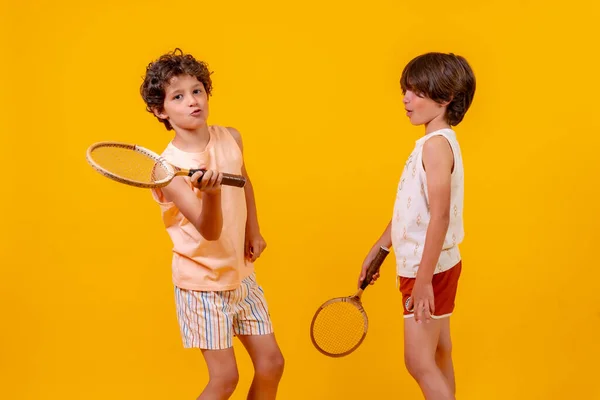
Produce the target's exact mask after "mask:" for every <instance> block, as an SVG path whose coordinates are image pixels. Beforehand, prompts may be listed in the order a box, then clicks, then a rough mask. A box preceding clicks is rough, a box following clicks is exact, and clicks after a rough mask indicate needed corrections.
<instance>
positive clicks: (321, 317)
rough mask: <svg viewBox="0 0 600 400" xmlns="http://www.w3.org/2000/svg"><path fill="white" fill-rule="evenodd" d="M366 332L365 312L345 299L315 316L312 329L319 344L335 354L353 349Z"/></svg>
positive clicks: (330, 305)
mask: <svg viewBox="0 0 600 400" xmlns="http://www.w3.org/2000/svg"><path fill="white" fill-rule="evenodd" d="M364 334H365V318H364V314H363V313H362V311H360V310H359V309H358V308H357V306H356V305H354V304H352V303H350V302H343V301H337V302H333V303H330V304H328V305H327V306H325V307H324V308H322V309H321V310H320V311H319V313H318V314H317V316H316V318H315V321H314V325H313V331H312V335H313V338H314V341H315V343H316V344H317V346H318V347H319V348H321V350H323V351H324V352H326V353H329V354H333V355H338V354H343V353H346V352H348V351H350V350H352V349H353V348H354V347H355V346H356V345H357V344H358V343H360V341H361V340H362V338H363V336H364Z"/></svg>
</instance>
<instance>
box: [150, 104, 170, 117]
mask: <svg viewBox="0 0 600 400" xmlns="http://www.w3.org/2000/svg"><path fill="white" fill-rule="evenodd" d="M152 112H153V113H154V115H156V116H157V117H158V118H160V119H169V116H168V115H167V114H165V112H164V110H163V111H160V110H159V109H158V107H152Z"/></svg>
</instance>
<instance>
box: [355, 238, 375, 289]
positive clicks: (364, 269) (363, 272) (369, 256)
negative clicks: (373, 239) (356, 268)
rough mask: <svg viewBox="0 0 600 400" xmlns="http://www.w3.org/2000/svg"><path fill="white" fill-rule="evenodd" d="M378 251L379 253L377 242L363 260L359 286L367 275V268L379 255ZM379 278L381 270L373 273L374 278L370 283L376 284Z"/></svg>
mask: <svg viewBox="0 0 600 400" xmlns="http://www.w3.org/2000/svg"><path fill="white" fill-rule="evenodd" d="M377 253H379V245H377V244H376V245H375V246H373V248H372V249H371V251H370V252H369V254H367V257H366V258H365V260H364V261H363V265H362V268H361V270H360V275H359V276H358V287H360V285H361V284H362V282H363V281H364V280H365V278H366V277H367V270H368V269H369V266H370V265H371V263H372V262H373V259H374V258H375V257H376V256H377ZM378 278H379V271H377V272H376V273H375V274H373V278H372V279H371V282H369V285H372V284H374V283H375V281H376V280H377V279H378Z"/></svg>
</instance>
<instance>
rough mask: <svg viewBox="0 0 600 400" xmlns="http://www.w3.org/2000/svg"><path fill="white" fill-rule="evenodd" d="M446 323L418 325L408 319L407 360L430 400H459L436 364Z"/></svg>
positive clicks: (405, 354) (405, 348)
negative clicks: (442, 330) (442, 328)
mask: <svg viewBox="0 0 600 400" xmlns="http://www.w3.org/2000/svg"><path fill="white" fill-rule="evenodd" d="M441 325H442V322H441V321H440V320H431V321H430V322H429V323H421V324H417V323H416V322H415V319H414V317H413V318H405V319H404V361H405V363H406V367H407V369H408V372H409V373H410V374H411V375H412V377H413V378H414V379H415V380H416V381H417V383H418V384H419V387H420V388H421V391H422V392H423V395H424V396H425V399H426V400H455V398H454V395H453V394H452V390H451V388H450V385H449V384H448V381H447V380H446V378H445V377H444V374H443V373H442V371H441V370H440V368H439V367H438V366H437V364H436V350H437V347H438V340H439V337H440V330H441Z"/></svg>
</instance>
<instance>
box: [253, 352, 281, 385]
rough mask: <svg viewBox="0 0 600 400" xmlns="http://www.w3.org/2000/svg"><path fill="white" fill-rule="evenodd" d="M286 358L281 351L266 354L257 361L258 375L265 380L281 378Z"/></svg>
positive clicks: (256, 369)
mask: <svg viewBox="0 0 600 400" xmlns="http://www.w3.org/2000/svg"><path fill="white" fill-rule="evenodd" d="M284 365H285V360H284V359H283V355H282V354H281V353H280V352H274V353H271V354H266V355H264V356H263V357H261V359H260V360H259V361H257V363H256V365H255V366H254V368H255V373H256V376H257V377H258V378H260V379H265V380H279V379H280V378H281V376H282V375H283V368H284Z"/></svg>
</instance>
